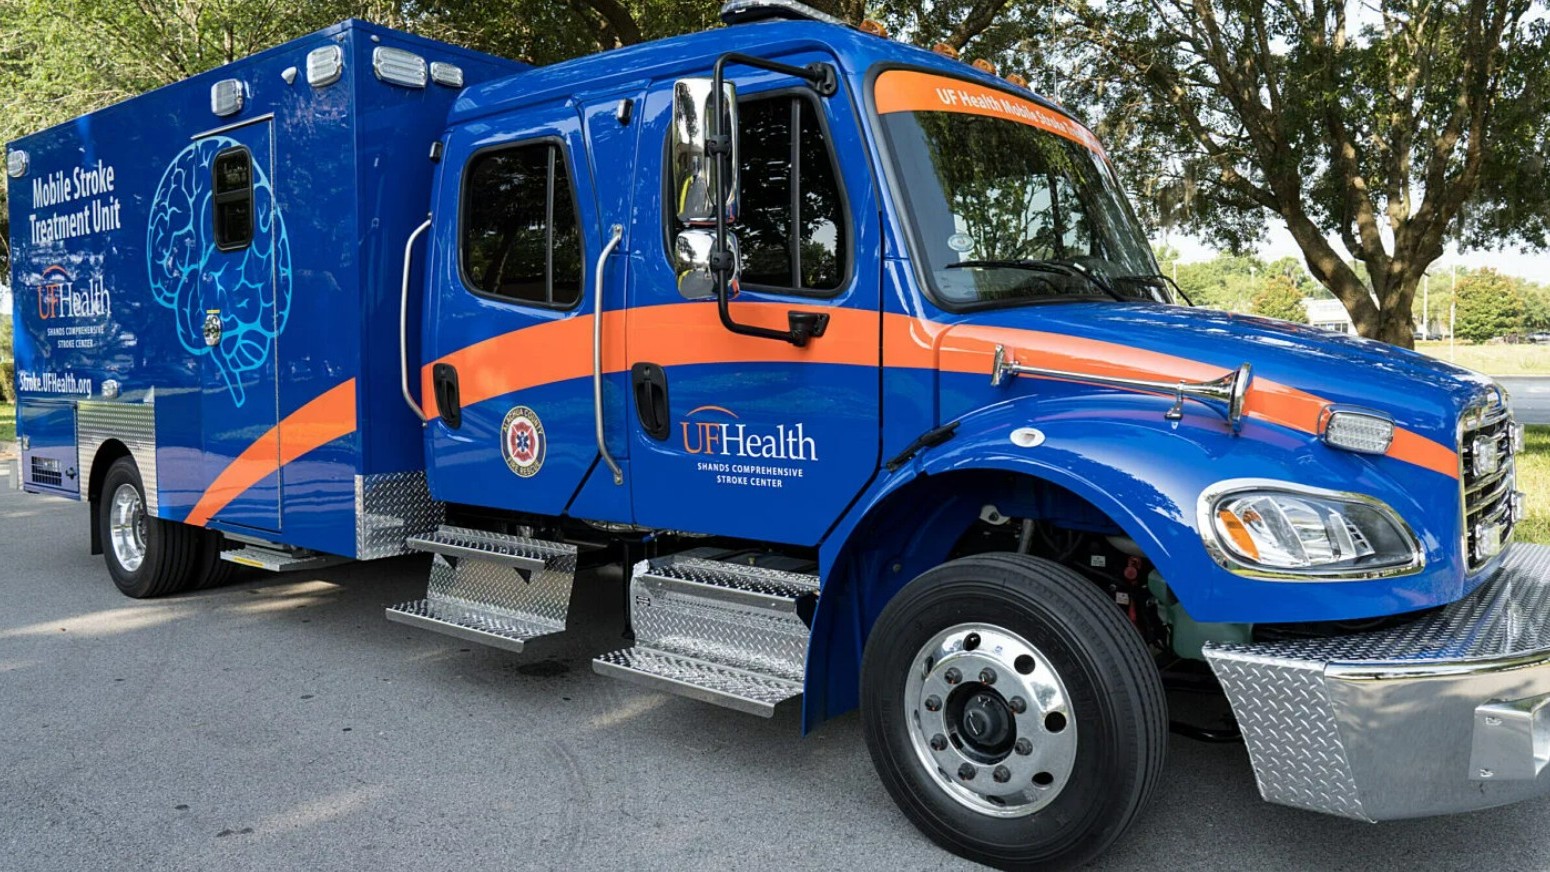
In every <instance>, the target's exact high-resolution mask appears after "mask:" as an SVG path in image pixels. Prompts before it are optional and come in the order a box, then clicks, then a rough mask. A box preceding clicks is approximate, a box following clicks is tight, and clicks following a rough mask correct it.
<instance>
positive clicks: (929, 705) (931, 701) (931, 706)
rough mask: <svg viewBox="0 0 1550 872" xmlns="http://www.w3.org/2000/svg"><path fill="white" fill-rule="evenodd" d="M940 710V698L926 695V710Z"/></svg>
mask: <svg viewBox="0 0 1550 872" xmlns="http://www.w3.org/2000/svg"><path fill="white" fill-rule="evenodd" d="M941 710H942V698H941V697H938V696H928V697H926V711H928V712H936V711H941Z"/></svg>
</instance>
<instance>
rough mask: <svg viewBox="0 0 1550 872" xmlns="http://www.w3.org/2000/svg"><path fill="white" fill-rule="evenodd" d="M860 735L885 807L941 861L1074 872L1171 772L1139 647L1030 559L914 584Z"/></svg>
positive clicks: (1148, 666) (996, 561) (1089, 598)
mask: <svg viewBox="0 0 1550 872" xmlns="http://www.w3.org/2000/svg"><path fill="white" fill-rule="evenodd" d="M861 709H862V727H863V731H864V733H865V735H866V741H867V747H868V749H869V751H870V752H871V755H872V760H873V763H874V764H875V765H876V767H877V770H878V774H879V775H880V776H881V778H882V780H883V783H884V785H885V786H886V787H887V789H888V792H889V793H890V794H891V795H892V796H893V798H894V800H895V801H896V802H897V803H898V804H899V807H900V809H902V810H903V811H904V813H905V815H906V816H908V817H909V818H910V820H911V821H912V822H914V823H915V825H916V826H917V827H919V828H920V829H921V831H922V832H924V833H925V834H926V835H927V836H929V837H930V838H931V839H932V840H933V841H935V842H937V843H938V844H940V845H942V846H943V847H944V848H947V849H948V850H950V851H952V852H954V853H956V854H959V855H961V856H964V857H968V858H970V859H973V860H977V861H979V862H982V863H988V864H991V865H995V866H1002V867H1026V866H1034V865H1037V866H1040V867H1052V866H1053V867H1062V866H1074V865H1078V864H1080V863H1083V862H1085V861H1087V860H1090V859H1092V858H1093V857H1095V856H1097V855H1098V854H1099V853H1101V852H1102V851H1103V850H1104V849H1106V848H1107V847H1108V846H1109V845H1110V844H1112V843H1113V842H1114V840H1115V839H1117V838H1119V836H1120V834H1121V833H1123V832H1124V831H1125V830H1126V829H1127V828H1128V827H1129V826H1130V824H1131V822H1132V821H1133V820H1134V819H1135V817H1136V815H1137V813H1139V811H1140V810H1141V808H1142V807H1143V806H1144V805H1145V803H1146V801H1147V799H1148V798H1149V797H1150V795H1151V793H1152V790H1153V788H1154V787H1155V785H1156V783H1157V781H1158V779H1159V777H1160V775H1161V771H1162V762H1163V754H1164V751H1165V749H1166V741H1167V711H1166V705H1165V702H1164V697H1163V691H1162V684H1161V681H1160V680H1159V678H1158V675H1157V671H1156V668H1155V667H1154V666H1153V664H1152V659H1151V656H1150V654H1149V653H1148V652H1147V650H1146V647H1145V645H1144V644H1142V642H1141V639H1140V636H1139V635H1138V634H1137V633H1136V632H1135V629H1134V628H1133V627H1131V626H1130V625H1129V623H1128V622H1127V621H1126V620H1125V618H1124V617H1123V615H1122V614H1121V613H1120V612H1119V611H1118V610H1117V609H1116V608H1115V607H1114V604H1113V603H1112V602H1111V601H1109V600H1108V599H1107V598H1106V597H1104V596H1103V595H1102V593H1100V592H1099V591H1098V590H1096V589H1095V588H1094V587H1093V586H1092V584H1091V583H1090V582H1088V581H1086V580H1085V579H1083V578H1081V577H1080V576H1078V575H1076V574H1075V573H1073V572H1071V571H1070V570H1068V569H1065V568H1064V567H1061V566H1059V565H1057V564H1054V563H1050V562H1048V561H1045V560H1039V559H1037V558H1032V557H1027V556H1024V555H1017V554H986V555H977V556H974V557H968V558H964V559H961V560H954V561H951V562H949V563H945V564H943V565H941V566H938V567H936V568H935V569H932V570H930V571H928V572H926V573H925V574H923V575H921V576H920V577H919V578H917V579H915V580H914V581H913V582H911V583H910V584H909V585H908V586H906V587H905V588H904V590H902V591H900V592H899V594H898V595H897V596H896V597H894V599H893V601H892V602H890V603H889V604H888V606H887V608H885V609H884V610H883V613H882V615H881V616H880V617H879V618H878V620H877V623H876V625H875V626H874V627H873V629H872V633H871V636H870V638H869V639H868V641H867V647H866V652H865V655H864V658H863V662H862V677H861Z"/></svg>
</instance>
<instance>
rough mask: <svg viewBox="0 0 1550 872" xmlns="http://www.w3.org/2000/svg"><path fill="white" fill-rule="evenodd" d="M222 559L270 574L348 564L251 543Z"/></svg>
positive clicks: (312, 553)
mask: <svg viewBox="0 0 1550 872" xmlns="http://www.w3.org/2000/svg"><path fill="white" fill-rule="evenodd" d="M221 559H222V560H225V561H227V562H229V563H236V564H238V565H240V566H252V567H254V568H256V569H265V570H268V571H269V572H295V571H297V570H302V569H322V568H324V567H326V566H338V565H339V564H341V563H348V562H349V560H348V559H347V558H344V557H335V556H334V555H332V554H319V553H317V552H316V551H303V550H295V551H293V550H288V549H285V548H282V547H279V546H276V547H273V548H269V547H266V546H263V545H258V544H254V543H249V544H246V545H243V546H242V547H240V548H232V549H229V550H226V551H222V552H221Z"/></svg>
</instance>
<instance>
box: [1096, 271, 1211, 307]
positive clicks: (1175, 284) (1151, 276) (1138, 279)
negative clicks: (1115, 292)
mask: <svg viewBox="0 0 1550 872" xmlns="http://www.w3.org/2000/svg"><path fill="white" fill-rule="evenodd" d="M1148 279H1161V280H1162V281H1163V283H1164V284H1166V285H1167V286H1168V287H1170V288H1173V292H1174V293H1175V294H1178V295H1179V299H1181V300H1183V301H1184V302H1185V303H1186V304H1188V305H1189V306H1192V307H1193V306H1194V305H1195V301H1194V300H1191V299H1190V298H1189V294H1186V293H1184V289H1183V288H1181V287H1179V283H1178V282H1176V281H1174V280H1173V279H1171V278H1169V277H1168V276H1166V275H1164V274H1163V273H1160V272H1159V273H1137V274H1135V275H1133V276H1115V277H1114V280H1115V281H1119V282H1144V281H1146V280H1148Z"/></svg>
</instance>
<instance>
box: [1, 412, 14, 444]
mask: <svg viewBox="0 0 1550 872" xmlns="http://www.w3.org/2000/svg"><path fill="white" fill-rule="evenodd" d="M15 441H16V407H15V406H13V405H11V404H10V403H0V442H15Z"/></svg>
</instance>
